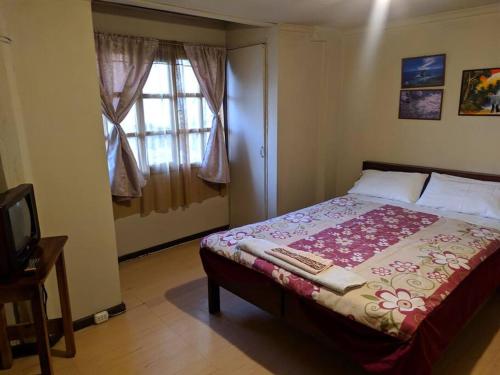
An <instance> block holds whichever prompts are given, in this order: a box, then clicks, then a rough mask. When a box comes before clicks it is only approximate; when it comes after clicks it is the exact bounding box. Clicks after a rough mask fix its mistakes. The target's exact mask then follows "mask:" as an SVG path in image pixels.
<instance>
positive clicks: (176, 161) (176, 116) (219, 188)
mask: <svg viewBox="0 0 500 375" xmlns="http://www.w3.org/2000/svg"><path fill="white" fill-rule="evenodd" d="M183 59H184V60H186V59H187V56H186V52H185V50H184V48H183V46H182V45H176V44H172V43H168V42H162V41H160V43H159V47H158V50H157V54H156V56H155V58H154V60H155V62H163V63H166V64H168V66H169V69H170V77H169V80H170V82H168V85H169V87H170V88H171V98H165V99H164V100H172V101H173V103H172V104H173V111H172V114H173V116H172V120H173V123H172V127H173V131H174V133H175V136H172V137H171V140H170V142H171V143H168V142H165V145H164V146H163V147H172V149H173V151H174V152H173V154H174V156H173V161H171V162H162V163H155V164H152V163H150V161H149V160H148V145H147V141H146V142H139V152H138V154H139V160H138V162H139V168H140V169H141V170H147V171H148V174H149V179H148V181H147V183H146V185H145V186H144V187H143V188H142V196H141V197H140V198H138V199H134V200H132V201H131V202H126V203H124V202H122V203H117V204H115V205H114V215H115V218H120V217H126V216H129V215H133V214H137V213H140V214H141V215H142V216H146V215H148V214H150V213H151V212H153V211H154V212H161V213H165V212H168V211H169V210H170V209H177V208H179V207H187V206H188V205H189V204H191V203H193V202H202V201H204V200H205V199H208V198H211V197H216V196H219V195H224V194H225V192H226V191H225V187H224V186H223V185H220V184H215V183H210V182H207V181H204V180H202V179H200V178H199V177H198V176H197V175H198V174H199V170H200V166H199V165H196V164H193V163H191V161H190V160H189V129H188V124H187V118H186V97H185V95H184V94H185V87H186V85H185V80H184V74H183V69H182V67H181V64H182V60H183ZM165 84H167V82H165ZM164 105H165V106H168V105H170V103H164ZM139 136H140V137H147V135H146V134H139ZM160 142H164V141H160Z"/></svg>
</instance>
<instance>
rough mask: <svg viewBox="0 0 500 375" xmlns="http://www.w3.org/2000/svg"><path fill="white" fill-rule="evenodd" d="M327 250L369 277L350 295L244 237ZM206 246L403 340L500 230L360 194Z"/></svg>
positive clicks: (493, 247) (499, 241)
mask: <svg viewBox="0 0 500 375" xmlns="http://www.w3.org/2000/svg"><path fill="white" fill-rule="evenodd" d="M248 237H254V238H263V239H268V240H269V241H273V242H275V243H277V244H283V245H288V246H292V247H294V248H297V249H300V250H304V251H309V252H312V253H320V254H321V255H322V256H324V257H326V258H328V259H332V260H333V261H334V262H335V264H336V266H340V267H345V268H352V269H353V271H354V272H356V273H358V274H360V275H362V276H363V277H364V278H365V279H366V280H367V283H366V284H365V285H364V286H362V287H360V288H356V289H352V290H351V291H349V292H348V293H346V294H345V295H343V296H340V295H337V294H335V293H333V292H331V291H330V290H328V289H326V288H324V287H320V286H319V285H317V284H315V283H313V282H311V281H309V280H306V279H304V278H302V277H299V276H297V275H295V274H293V273H291V272H288V271H286V270H284V269H282V268H280V267H278V266H276V265H274V264H272V263H270V262H268V261H266V260H263V259H259V258H256V257H254V256H252V255H251V254H248V253H245V252H243V251H240V250H239V249H238V247H237V244H238V242H239V241H241V240H242V239H244V238H248ZM201 245H202V246H204V247H207V248H209V249H211V250H212V251H215V252H217V253H219V254H221V255H223V256H225V257H228V258H230V259H232V260H234V261H236V262H239V263H241V264H243V265H245V266H247V267H250V268H253V269H255V270H257V271H259V272H261V273H263V274H265V275H267V276H269V277H270V278H272V279H273V280H275V281H276V282H277V283H279V284H281V285H283V286H284V287H285V288H289V289H291V290H293V291H294V292H296V293H298V294H299V295H301V296H304V297H305V298H310V299H312V300H314V301H316V302H317V303H319V304H321V305H323V306H325V307H327V308H330V309H332V310H334V311H336V312H337V313H339V314H343V315H345V316H348V317H350V318H352V319H355V320H356V321H358V322H360V323H362V324H366V325H367V326H370V327H372V328H374V329H377V330H380V331H382V332H385V333H387V334H390V335H394V336H398V337H400V338H401V339H409V338H411V336H412V335H413V333H414V332H415V330H416V329H417V327H418V326H419V324H420V322H421V321H422V320H423V319H424V318H425V316H426V315H427V314H429V313H430V312H431V311H432V310H433V309H434V308H436V307H437V306H439V304H440V303H441V302H442V301H443V300H444V299H445V298H446V297H447V296H448V295H449V294H450V293H451V292H452V291H453V289H454V288H455V287H456V286H457V285H458V284H459V283H460V282H461V280H463V279H464V278H465V277H466V276H467V275H468V273H469V272H470V271H471V270H473V269H474V268H475V267H477V266H478V265H479V264H480V263H481V262H482V261H484V260H485V259H486V258H487V257H488V256H490V255H491V254H493V253H494V252H495V251H497V250H498V249H499V248H500V231H497V230H495V229H491V228H485V227H481V226H476V225H472V224H467V223H465V222H462V221H458V220H452V219H446V218H440V217H438V216H435V215H430V214H426V213H421V212H415V211H411V210H406V209H404V208H401V207H397V206H392V205H381V204H378V203H375V202H370V201H366V200H362V199H359V198H356V197H352V196H346V197H340V198H335V199H332V200H329V201H326V202H323V203H320V204H317V205H315V206H311V207H308V208H305V209H303V210H300V211H297V212H293V213H290V214H287V215H284V216H281V217H277V218H274V219H271V220H267V221H264V222H262V223H257V224H254V225H247V226H244V227H241V228H235V229H232V230H229V231H224V232H220V233H216V234H213V235H211V236H208V237H205V238H204V239H203V240H202V243H201Z"/></svg>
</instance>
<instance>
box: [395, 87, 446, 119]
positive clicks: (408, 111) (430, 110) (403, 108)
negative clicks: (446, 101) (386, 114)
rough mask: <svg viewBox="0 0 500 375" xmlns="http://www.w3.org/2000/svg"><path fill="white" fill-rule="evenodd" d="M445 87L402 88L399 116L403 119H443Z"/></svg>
mask: <svg viewBox="0 0 500 375" xmlns="http://www.w3.org/2000/svg"><path fill="white" fill-rule="evenodd" d="M443 96H444V90H443V89H425V90H401V91H400V94H399V116H398V118H399V119H401V120H435V121H439V120H441V114H442V109H443Z"/></svg>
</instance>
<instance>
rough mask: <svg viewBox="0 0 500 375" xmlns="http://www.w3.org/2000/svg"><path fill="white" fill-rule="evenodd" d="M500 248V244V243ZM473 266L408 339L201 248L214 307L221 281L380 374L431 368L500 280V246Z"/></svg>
mask: <svg viewBox="0 0 500 375" xmlns="http://www.w3.org/2000/svg"><path fill="white" fill-rule="evenodd" d="M363 169H376V170H382V171H401V172H421V173H429V174H430V173H431V172H438V173H446V174H450V175H455V176H460V177H467V178H474V179H479V180H483V181H495V182H500V175H489V174H482V173H473V172H463V171H453V170H446V169H437V168H428V167H418V166H408V165H400V164H390V163H380V162H371V161H365V162H363ZM498 250H500V249H498ZM498 250H497V251H496V252H495V253H494V254H493V255H491V256H490V257H488V259H486V260H485V261H484V262H482V263H481V264H480V265H479V266H478V267H477V268H476V269H475V270H474V271H472V272H471V273H470V274H469V275H468V276H467V277H466V278H465V279H464V280H463V281H462V282H461V283H460V285H459V286H458V287H457V288H456V289H455V290H453V292H452V293H451V294H450V295H449V296H448V297H447V298H446V300H444V302H443V303H441V305H439V306H438V307H437V308H436V309H434V310H433V311H432V312H431V313H430V314H429V315H428V316H427V317H426V318H425V320H424V321H422V322H421V324H420V326H419V327H418V329H417V331H416V333H415V334H414V336H413V337H412V338H411V339H410V340H408V341H401V340H400V339H398V338H395V337H393V336H389V335H387V334H385V333H382V332H380V331H377V330H375V329H373V328H370V327H368V326H365V325H363V324H361V323H358V322H355V321H353V320H351V319H349V318H347V317H345V316H343V315H340V314H338V313H336V312H334V311H332V310H329V309H327V308H325V307H323V306H321V305H319V304H317V303H316V302H314V301H312V300H310V299H307V298H304V297H301V296H299V295H298V294H296V293H294V292H293V291H291V290H289V289H286V288H284V287H283V286H281V285H280V284H278V283H277V282H275V281H273V280H272V279H271V278H269V277H268V276H265V275H264V274H262V273H259V272H257V271H255V270H252V269H250V268H247V267H245V266H243V265H241V264H239V263H236V262H234V261H232V260H230V259H228V258H225V257H223V256H221V255H218V254H216V253H214V252H213V251H211V250H210V249H208V248H203V247H202V248H201V249H200V256H201V260H202V262H203V267H204V269H205V272H206V274H207V277H208V302H209V312H210V313H211V314H216V313H218V312H219V311H220V296H219V287H223V288H224V289H226V290H228V291H230V292H232V293H234V294H236V295H238V296H240V297H241V298H243V299H245V300H247V301H249V302H250V303H253V304H254V305H256V306H258V307H260V308H262V309H263V310H265V311H268V312H269V313H271V314H273V315H275V316H277V317H280V318H282V319H283V320H285V321H286V322H287V323H289V324H290V325H292V326H294V327H296V328H298V329H300V330H302V331H305V332H306V333H309V334H311V335H313V336H315V337H316V338H318V339H320V340H322V341H324V342H326V343H327V344H330V345H333V346H334V347H336V348H337V349H338V350H340V351H342V352H344V353H345V354H346V355H348V356H349V357H350V358H351V359H352V360H354V361H355V362H357V363H359V364H360V365H361V366H362V367H363V368H364V369H365V370H367V371H369V372H374V373H380V374H430V373H431V372H432V364H433V363H434V362H435V361H436V360H437V359H438V357H439V356H440V355H441V353H442V352H443V351H444V350H445V348H446V347H447V345H448V344H449V343H450V341H451V340H452V339H453V337H454V336H455V335H456V334H457V333H458V332H459V330H460V329H461V328H462V327H463V326H464V325H465V324H466V323H467V322H468V320H469V319H470V318H471V317H472V316H473V315H474V313H475V312H476V311H477V310H478V309H479V308H480V306H481V305H482V304H483V303H484V302H485V301H486V300H487V299H488V298H489V297H490V296H491V295H492V294H493V293H494V292H495V290H496V289H497V287H498V286H499V285H500V272H499V270H500V251H498Z"/></svg>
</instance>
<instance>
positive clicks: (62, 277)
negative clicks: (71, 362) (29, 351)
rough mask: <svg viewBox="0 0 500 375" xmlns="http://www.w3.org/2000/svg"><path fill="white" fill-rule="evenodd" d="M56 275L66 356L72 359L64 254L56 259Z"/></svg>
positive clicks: (71, 320) (69, 310) (74, 348)
mask: <svg viewBox="0 0 500 375" xmlns="http://www.w3.org/2000/svg"><path fill="white" fill-rule="evenodd" d="M56 273H57V287H58V289H59V301H60V303H61V314H62V320H63V329H64V342H65V344H66V356H67V357H74V356H75V354H76V345H75V336H74V334H73V318H72V317H71V305H70V301H69V291H68V278H67V277H66V265H65V263H64V252H61V254H60V255H59V258H57V262H56Z"/></svg>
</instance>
